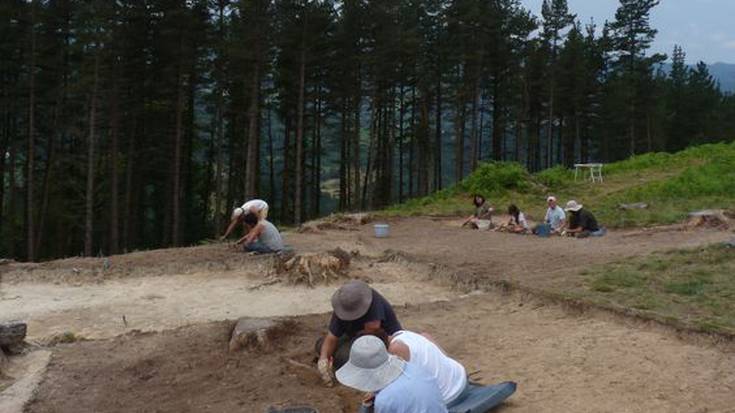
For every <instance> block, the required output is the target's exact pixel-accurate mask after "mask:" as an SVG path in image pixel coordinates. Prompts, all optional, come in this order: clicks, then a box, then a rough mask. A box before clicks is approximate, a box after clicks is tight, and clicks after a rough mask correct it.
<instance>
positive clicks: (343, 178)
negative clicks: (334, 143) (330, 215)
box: [339, 101, 349, 211]
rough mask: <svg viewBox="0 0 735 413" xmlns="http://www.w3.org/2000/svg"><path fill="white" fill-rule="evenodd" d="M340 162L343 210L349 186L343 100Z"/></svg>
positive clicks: (340, 193)
mask: <svg viewBox="0 0 735 413" xmlns="http://www.w3.org/2000/svg"><path fill="white" fill-rule="evenodd" d="M340 132H341V135H340V143H339V144H340V146H339V148H340V152H339V153H340V162H339V210H340V211H344V210H346V209H347V207H348V203H349V198H348V196H347V187H348V186H349V182H348V178H347V177H348V176H349V175H348V174H347V163H348V159H347V158H348V152H347V140H348V139H349V138H348V134H347V107H346V104H345V103H344V101H343V102H342V110H341V114H340Z"/></svg>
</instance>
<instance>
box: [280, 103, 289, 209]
mask: <svg viewBox="0 0 735 413" xmlns="http://www.w3.org/2000/svg"><path fill="white" fill-rule="evenodd" d="M283 131H284V134H283V173H282V175H283V176H282V178H283V184H282V186H281V221H283V222H288V221H289V220H290V218H291V217H290V216H289V202H288V194H290V193H291V188H290V184H291V182H290V179H291V173H290V169H289V168H290V162H289V157H290V153H291V116H290V114H286V119H285V121H284V128H283Z"/></svg>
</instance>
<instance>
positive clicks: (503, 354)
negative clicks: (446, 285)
mask: <svg viewBox="0 0 735 413" xmlns="http://www.w3.org/2000/svg"><path fill="white" fill-rule="evenodd" d="M398 315H399V318H400V319H401V321H402V322H403V324H404V327H406V328H409V329H413V330H416V331H429V332H431V333H432V334H433V335H434V336H435V337H436V339H437V340H438V341H439V342H440V343H442V344H443V345H444V347H445V350H446V351H447V352H448V353H450V354H452V355H453V356H455V357H456V358H458V359H459V360H460V361H461V362H462V363H464V365H465V366H466V367H467V369H468V371H470V372H475V371H478V370H479V373H477V375H479V376H480V377H481V378H482V380H481V381H482V382H486V383H493V382H499V381H504V380H514V381H517V382H518V384H519V387H518V392H517V393H516V395H514V396H513V397H512V398H511V399H510V402H509V403H507V404H506V405H505V407H503V408H502V409H499V410H498V411H502V412H611V413H612V412H727V411H733V410H732V409H733V406H734V404H733V403H734V402H735V353H733V352H723V351H722V350H718V349H715V348H709V347H707V346H697V345H693V344H687V343H685V342H682V341H680V340H678V339H677V338H676V337H674V336H672V335H671V334H670V333H667V332H662V331H657V330H656V329H655V328H654V329H652V330H648V331H647V330H644V329H640V328H636V327H635V326H626V325H624V324H622V323H621V322H619V321H615V320H608V319H604V318H602V319H600V318H599V317H598V318H595V317H590V316H572V315H570V314H567V313H565V312H564V311H562V310H560V309H559V308H558V307H556V306H545V305H544V304H543V303H542V302H540V301H535V300H533V299H525V300H524V299H522V297H518V296H499V295H495V294H483V295H473V296H471V297H468V298H464V299H460V300H456V301H454V302H452V303H441V304H425V305H420V306H410V307H409V308H405V309H404V308H401V309H399V310H398ZM326 320H327V318H326V316H325V315H321V316H308V317H300V318H297V319H295V321H296V323H297V326H296V327H295V328H292V334H290V335H288V336H285V337H283V338H282V340H281V341H279V343H280V344H281V347H280V348H279V349H276V351H274V352H272V353H270V354H259V353H257V354H247V353H235V354H233V353H228V352H227V340H228V333H229V330H230V328H231V323H222V322H219V323H213V324H205V325H200V326H196V327H187V328H183V329H179V330H173V331H166V332H163V333H152V334H142V335H132V336H125V337H120V338H115V339H111V340H103V341H94V342H86V343H79V344H76V345H68V346H64V347H62V348H57V350H56V352H55V354H54V356H53V360H52V362H51V364H50V366H49V372H48V375H47V378H46V380H45V381H44V383H43V385H42V386H41V388H40V391H39V393H38V395H37V397H36V399H35V401H34V402H33V403H32V404H31V405H30V407H29V408H28V411H29V412H39V413H40V412H51V411H53V412H131V411H136V412H138V411H140V412H152V411H156V412H232V411H247V412H264V411H265V409H266V408H267V407H268V406H269V405H273V404H276V405H288V404H303V403H310V404H312V405H313V406H316V407H318V408H319V409H320V411H321V412H323V413H341V412H353V411H355V406H356V400H357V398H358V397H359V395H358V394H357V393H355V392H352V391H350V390H349V389H345V388H341V387H340V388H337V389H327V388H324V387H322V386H321V385H320V384H319V379H318V376H317V375H316V374H315V373H314V372H313V371H310V370H307V369H306V368H303V367H299V366H296V365H295V364H292V363H291V362H289V361H287V360H288V359H291V360H294V361H296V362H299V363H304V364H308V363H310V362H311V357H312V356H313V355H312V354H311V353H310V352H311V349H312V346H313V342H314V339H315V338H316V337H317V336H318V334H319V333H320V332H321V331H322V328H323V326H324V325H325V323H326Z"/></svg>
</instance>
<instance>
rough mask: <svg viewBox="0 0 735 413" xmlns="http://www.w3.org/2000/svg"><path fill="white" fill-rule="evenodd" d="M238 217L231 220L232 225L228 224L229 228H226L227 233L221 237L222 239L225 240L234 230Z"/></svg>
mask: <svg viewBox="0 0 735 413" xmlns="http://www.w3.org/2000/svg"><path fill="white" fill-rule="evenodd" d="M238 221H239V220H238V219H237V218H235V219H233V220H230V225H228V226H227V230H225V234H224V235H222V236H221V237H220V241H224V240H225V239H226V238H227V237H228V236H229V235H230V233H231V232H232V230H233V229H235V227H236V226H237V223H238Z"/></svg>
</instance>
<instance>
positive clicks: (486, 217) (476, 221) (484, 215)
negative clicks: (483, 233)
mask: <svg viewBox="0 0 735 413" xmlns="http://www.w3.org/2000/svg"><path fill="white" fill-rule="evenodd" d="M472 203H473V204H474V205H475V213H474V214H472V215H470V216H469V217H468V218H467V219H466V220H465V222H464V223H463V224H462V226H465V225H469V226H470V227H471V228H474V229H483V230H488V229H490V228H492V226H493V221H492V214H493V208H492V207H491V206H490V204H488V202H487V200H485V197H484V196H482V195H479V194H477V195H475V196H474V197H473V198H472Z"/></svg>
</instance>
